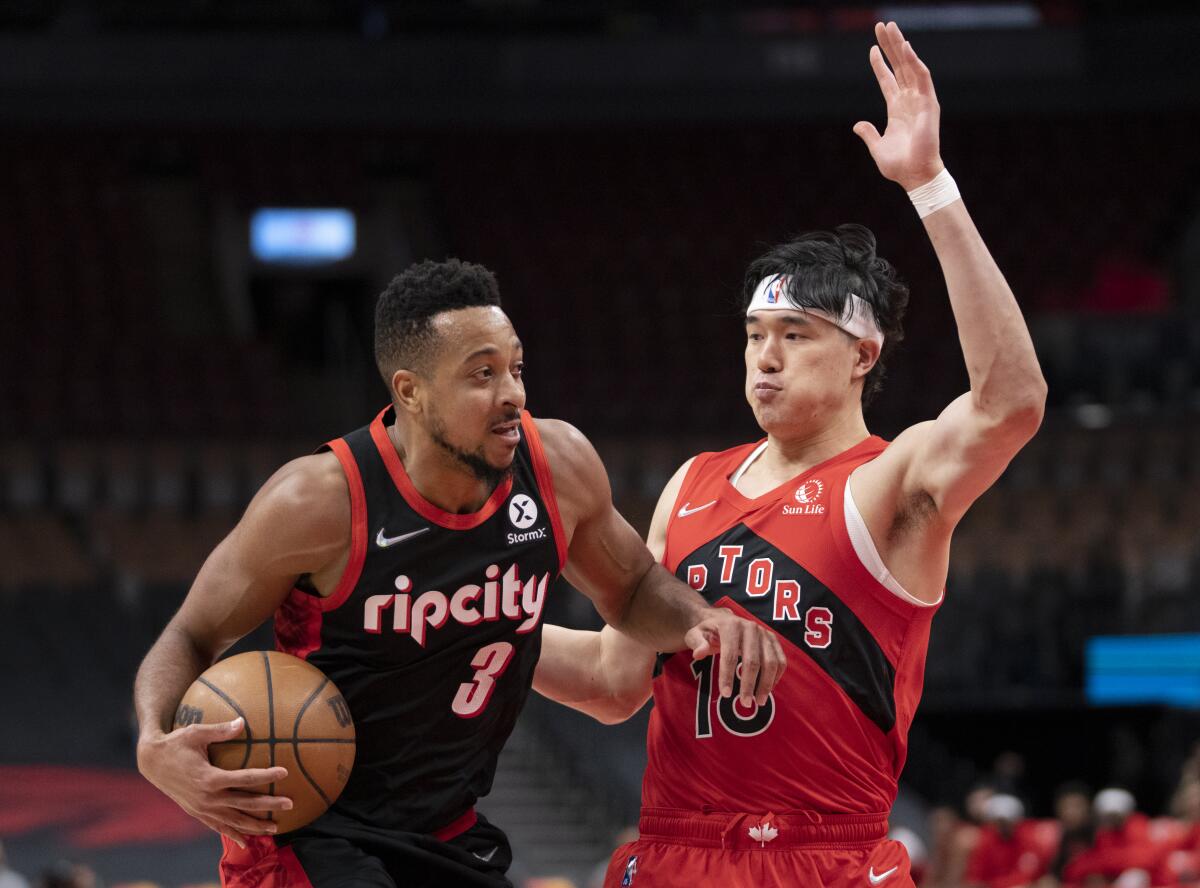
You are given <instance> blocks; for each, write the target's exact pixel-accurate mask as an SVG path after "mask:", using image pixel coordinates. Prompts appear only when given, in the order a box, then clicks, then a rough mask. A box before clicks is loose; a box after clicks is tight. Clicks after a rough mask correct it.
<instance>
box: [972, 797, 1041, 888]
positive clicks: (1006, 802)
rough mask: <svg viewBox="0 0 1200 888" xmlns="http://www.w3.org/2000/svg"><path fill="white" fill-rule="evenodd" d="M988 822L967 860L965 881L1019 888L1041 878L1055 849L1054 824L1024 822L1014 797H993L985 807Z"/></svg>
mask: <svg viewBox="0 0 1200 888" xmlns="http://www.w3.org/2000/svg"><path fill="white" fill-rule="evenodd" d="M985 811H986V816H987V822H986V823H985V824H984V826H983V827H982V828H980V830H979V840H978V841H977V842H976V843H975V847H974V848H973V849H972V851H971V856H970V857H969V858H968V860H967V871H966V874H965V877H964V881H965V882H966V883H967V884H968V885H972V886H975V885H980V886H985V888H1019V886H1023V885H1030V884H1032V883H1033V882H1035V881H1037V880H1038V879H1040V878H1041V877H1042V876H1044V875H1045V874H1046V872H1047V870H1048V869H1049V867H1050V859H1051V857H1052V856H1053V854H1054V849H1055V848H1056V847H1057V846H1058V838H1059V828H1058V823H1057V822H1055V821H1039V820H1025V819H1024V813H1025V811H1024V806H1023V805H1022V804H1021V802H1020V801H1019V800H1018V799H1016V798H1015V797H1013V796H1009V795H996V796H992V798H990V799H988V801H987V803H986V805H985Z"/></svg>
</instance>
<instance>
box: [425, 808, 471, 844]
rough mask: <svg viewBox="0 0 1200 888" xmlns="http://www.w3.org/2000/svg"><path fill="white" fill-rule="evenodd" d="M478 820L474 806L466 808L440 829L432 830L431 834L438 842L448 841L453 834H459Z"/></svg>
mask: <svg viewBox="0 0 1200 888" xmlns="http://www.w3.org/2000/svg"><path fill="white" fill-rule="evenodd" d="M478 821H479V815H477V814H476V813H475V809H474V808H468V809H467V810H466V811H464V812H463V814H462V816H460V817H456V818H455V819H454V820H451V821H450V822H449V823H447V824H446V825H445V826H443V827H442V828H441V829H438V830H434V831H433V832H432V833H430V835H432V836H433V837H434V838H435V839H437V840H438V841H439V842H448V841H450V840H451V839H453V838H454V837H455V836H461V835H462V834H463V833H465V832H466V831H467V830H469V829H470V828H471V827H473V826H474V825H475V824H476V823H477V822H478Z"/></svg>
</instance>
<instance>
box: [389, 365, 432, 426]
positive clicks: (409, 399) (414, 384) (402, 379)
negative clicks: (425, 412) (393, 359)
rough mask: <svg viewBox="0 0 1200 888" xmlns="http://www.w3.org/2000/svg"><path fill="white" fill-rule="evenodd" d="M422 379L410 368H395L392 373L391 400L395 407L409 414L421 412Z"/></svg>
mask: <svg viewBox="0 0 1200 888" xmlns="http://www.w3.org/2000/svg"><path fill="white" fill-rule="evenodd" d="M423 386H424V380H422V379H421V377H420V376H418V375H417V374H416V373H414V372H413V371H411V370H397V371H396V372H395V373H393V374H392V400H393V401H395V402H396V409H397V410H403V411H405V412H406V413H408V414H410V415H416V414H418V413H420V412H421V390H422V388H423Z"/></svg>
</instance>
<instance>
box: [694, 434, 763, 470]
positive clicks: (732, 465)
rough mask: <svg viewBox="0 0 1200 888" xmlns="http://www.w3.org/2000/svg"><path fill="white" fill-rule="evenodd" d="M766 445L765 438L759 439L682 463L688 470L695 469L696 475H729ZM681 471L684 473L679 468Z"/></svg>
mask: <svg viewBox="0 0 1200 888" xmlns="http://www.w3.org/2000/svg"><path fill="white" fill-rule="evenodd" d="M765 443H766V439H765V438H760V439H759V440H757V441H747V442H746V443H744V444H735V445H734V446H733V447H727V448H725V449H724V450H706V451H704V452H702V453H697V454H696V455H695V456H693V457H692V458H691V459H690V460H688V461H687V462H686V463H684V466H687V467H688V468H691V467H695V469H696V471H697V472H698V473H702V474H704V475H711V474H714V473H717V474H724V475H725V476H728V475H730V474H731V473H732V472H734V471H735V470H736V469H737V468H738V467H739V466H741V464H742V463H744V462H745V461H746V460H747V458H749V456H750V454H752V453H754V451H756V450H757V449H758V448H760V447H762V446H763V444H765ZM681 471H685V470H683V469H682V468H681Z"/></svg>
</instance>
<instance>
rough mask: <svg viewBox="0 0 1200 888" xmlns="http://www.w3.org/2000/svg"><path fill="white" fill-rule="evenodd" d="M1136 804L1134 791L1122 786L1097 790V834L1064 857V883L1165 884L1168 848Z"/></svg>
mask: <svg viewBox="0 0 1200 888" xmlns="http://www.w3.org/2000/svg"><path fill="white" fill-rule="evenodd" d="M1135 807H1136V802H1135V800H1134V798H1133V795H1132V794H1131V793H1129V792H1128V791H1126V790H1124V789H1117V788H1109V789H1104V790H1101V791H1100V792H1098V793H1097V794H1096V799H1095V801H1094V802H1093V803H1092V814H1093V816H1094V817H1095V820H1096V836H1095V838H1094V839H1093V841H1092V844H1091V846H1090V847H1088V848H1085V849H1084V850H1082V851H1080V852H1079V853H1078V854H1076V855H1075V856H1074V857H1072V858H1071V859H1070V860H1069V861H1067V865H1066V866H1065V867H1064V868H1063V882H1064V884H1068V885H1092V884H1100V885H1106V884H1110V883H1115V884H1128V885H1133V884H1135V883H1139V882H1141V883H1144V884H1145V885H1163V884H1166V882H1165V878H1166V877H1165V874H1164V873H1163V869H1164V864H1165V857H1166V854H1167V852H1168V851H1169V849H1168V848H1165V847H1163V845H1161V844H1160V843H1158V842H1156V841H1155V840H1154V837H1153V836H1152V835H1151V831H1150V822H1149V820H1148V818H1147V817H1146V815H1144V814H1140V813H1138V812H1136V811H1135V810H1134V809H1135ZM1139 873H1140V874H1141V875H1138V874H1139Z"/></svg>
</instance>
